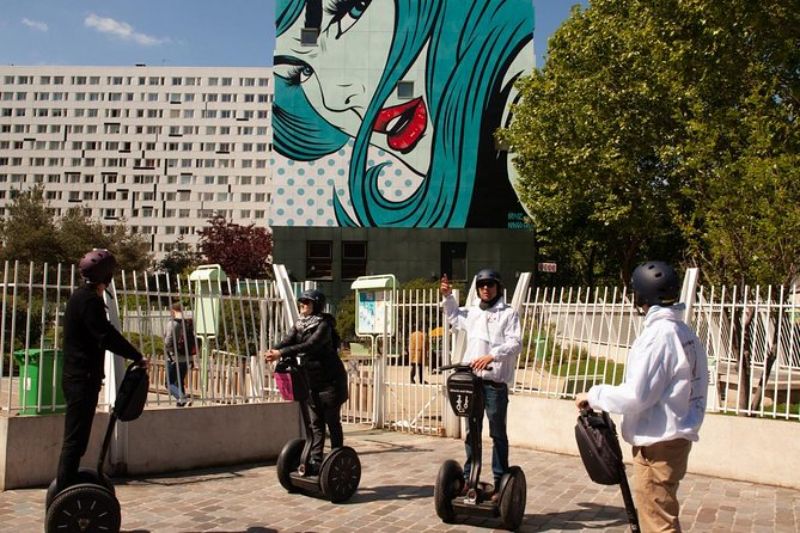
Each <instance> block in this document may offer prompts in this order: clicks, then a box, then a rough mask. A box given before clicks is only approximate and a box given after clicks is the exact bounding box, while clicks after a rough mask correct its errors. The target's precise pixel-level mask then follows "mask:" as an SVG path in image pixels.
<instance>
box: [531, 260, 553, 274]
mask: <svg viewBox="0 0 800 533" xmlns="http://www.w3.org/2000/svg"><path fill="white" fill-rule="evenodd" d="M557 268H558V264H557V263H539V264H538V266H537V269H536V270H538V271H539V272H548V273H551V274H553V273H555V272H556V270H557Z"/></svg>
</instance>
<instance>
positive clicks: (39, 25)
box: [22, 18, 50, 31]
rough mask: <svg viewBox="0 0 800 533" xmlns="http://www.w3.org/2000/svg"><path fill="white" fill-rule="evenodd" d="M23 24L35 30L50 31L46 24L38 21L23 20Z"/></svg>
mask: <svg viewBox="0 0 800 533" xmlns="http://www.w3.org/2000/svg"><path fill="white" fill-rule="evenodd" d="M22 23H23V24H24V25H26V26H27V27H29V28H31V29H33V30H38V31H47V30H48V29H50V28H48V27H47V24H45V23H44V22H39V21H38V20H31V19H29V18H23V19H22Z"/></svg>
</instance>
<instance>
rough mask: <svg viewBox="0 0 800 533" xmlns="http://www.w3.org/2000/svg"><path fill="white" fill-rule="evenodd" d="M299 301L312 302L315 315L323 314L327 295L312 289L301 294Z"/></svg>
mask: <svg viewBox="0 0 800 533" xmlns="http://www.w3.org/2000/svg"><path fill="white" fill-rule="evenodd" d="M297 301H298V302H304V301H305V302H311V307H312V309H313V310H314V314H316V313H321V312H322V310H323V309H324V308H325V295H324V294H322V292H321V291H318V290H317V289H310V290H306V291H303V292H301V293H300V296H299V297H298V298H297Z"/></svg>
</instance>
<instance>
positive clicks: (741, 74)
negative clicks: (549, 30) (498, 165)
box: [499, 0, 800, 284]
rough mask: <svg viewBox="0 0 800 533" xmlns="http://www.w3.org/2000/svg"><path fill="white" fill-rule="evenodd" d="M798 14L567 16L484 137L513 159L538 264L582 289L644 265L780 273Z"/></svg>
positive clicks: (660, 7) (596, 0) (720, 274)
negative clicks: (491, 136)
mask: <svg viewBox="0 0 800 533" xmlns="http://www.w3.org/2000/svg"><path fill="white" fill-rule="evenodd" d="M798 7H800V3H798V2H797V1H796V0H795V1H793V2H788V3H787V2H785V1H779V0H768V1H765V2H748V1H746V0H666V1H662V0H593V1H592V2H591V4H590V7H589V8H588V9H586V10H581V9H580V8H578V7H576V8H573V12H572V15H571V17H570V19H569V20H568V21H567V22H566V23H565V24H564V25H563V26H562V27H561V28H560V29H559V30H558V31H557V32H556V33H555V34H554V36H553V37H552V38H551V40H550V43H549V57H548V60H547V64H546V66H545V67H544V68H543V69H542V70H540V71H537V72H535V73H534V74H533V75H532V76H531V77H529V78H526V79H524V80H522V81H521V82H520V83H519V88H520V91H521V97H522V99H521V102H520V104H519V105H517V106H515V108H514V113H515V114H514V118H513V121H512V124H511V126H510V127H509V128H508V129H507V130H504V131H501V132H500V133H499V136H500V137H501V138H502V139H503V140H504V141H505V142H507V143H508V144H510V145H511V146H512V148H513V151H514V152H515V153H516V158H515V164H516V166H517V168H518V170H519V172H520V181H519V184H518V185H519V187H518V188H519V190H520V191H521V196H522V200H523V203H524V204H525V205H526V207H527V208H528V210H529V213H530V215H531V218H532V221H533V223H534V226H535V228H536V231H537V237H538V240H539V244H540V256H542V257H546V258H548V259H550V258H552V259H556V260H557V261H559V263H560V265H559V266H560V268H559V270H561V271H565V272H566V274H567V276H569V277H571V278H572V281H581V282H586V283H590V284H594V283H595V282H597V281H605V280H610V279H613V278H615V277H616V278H618V279H622V280H623V281H626V280H627V279H629V274H630V271H631V269H632V267H634V266H635V265H636V263H637V262H639V261H640V260H642V259H645V258H661V259H665V260H668V261H673V262H675V261H680V260H686V261H689V262H696V263H699V264H701V265H702V266H703V267H704V272H705V273H706V274H707V275H709V277H711V278H712V279H715V280H718V281H727V282H736V283H744V282H757V283H770V282H785V281H786V280H787V279H789V278H790V277H791V276H793V275H794V274H796V272H797V265H798V261H799V260H800V253H798V252H800V232H799V231H798V229H800V227H799V226H798V224H799V223H800V219H799V217H800V214H798V209H797V207H796V206H797V205H798V201H800V195H799V193H800V191H798V183H800V180H798V177H800V176H798V169H800V166H798V150H797V148H798V142H799V141H800V140H799V138H798V129H797V128H798V122H797V119H796V117H797V104H798V95H800V91H798V89H799V88H800V87H798V79H800V74H798V73H800V61H799V60H798V59H799V57H800V52H798V50H799V49H800V39H799V38H798V35H800V34H799V33H798V28H800V18H799V17H800V9H798ZM564 267H566V268H564Z"/></svg>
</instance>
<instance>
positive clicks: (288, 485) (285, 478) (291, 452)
mask: <svg viewBox="0 0 800 533" xmlns="http://www.w3.org/2000/svg"><path fill="white" fill-rule="evenodd" d="M305 445H306V441H305V439H292V440H290V441H289V442H287V443H286V444H285V445H284V446H283V449H282V450H281V454H280V455H279V456H278V464H277V470H278V481H280V482H281V485H282V486H283V488H284V489H286V490H287V491H289V492H297V491H298V489H297V487H295V486H294V484H292V478H291V474H292V472H294V471H296V470H297V468H298V467H299V466H300V458H301V457H302V455H303V447H304V446H305Z"/></svg>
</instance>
